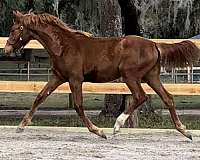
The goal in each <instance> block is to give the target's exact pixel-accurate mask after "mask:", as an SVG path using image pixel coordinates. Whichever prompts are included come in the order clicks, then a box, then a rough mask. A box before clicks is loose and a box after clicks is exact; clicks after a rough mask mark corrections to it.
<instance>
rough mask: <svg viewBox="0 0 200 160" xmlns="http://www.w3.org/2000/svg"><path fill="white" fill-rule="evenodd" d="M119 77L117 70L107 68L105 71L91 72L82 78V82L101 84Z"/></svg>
mask: <svg viewBox="0 0 200 160" xmlns="http://www.w3.org/2000/svg"><path fill="white" fill-rule="evenodd" d="M119 77H120V73H119V71H118V70H117V69H114V68H109V69H106V70H98V71H93V72H91V73H89V74H86V75H85V76H84V81H87V82H97V83H103V82H110V81H113V80H115V79H117V78H119Z"/></svg>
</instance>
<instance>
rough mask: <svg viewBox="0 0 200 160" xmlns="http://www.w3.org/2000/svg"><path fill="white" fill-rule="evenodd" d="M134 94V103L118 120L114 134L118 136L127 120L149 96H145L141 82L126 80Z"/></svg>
mask: <svg viewBox="0 0 200 160" xmlns="http://www.w3.org/2000/svg"><path fill="white" fill-rule="evenodd" d="M124 81H125V82H126V84H127V86H128V88H129V89H130V91H131V92H132V95H133V101H132V103H131V104H130V105H129V106H128V108H127V109H125V111H124V112H123V113H121V114H120V115H119V117H118V118H117V120H116V122H115V125H114V131H113V133H114V134H116V133H118V132H119V131H120V127H122V126H123V125H124V123H125V121H126V120H127V118H128V117H129V116H130V115H131V114H132V113H133V111H134V110H135V109H136V108H137V107H139V106H140V105H141V104H142V103H144V102H145V101H146V100H147V96H146V95H145V92H144V90H143V89H142V87H141V84H140V81H132V80H124Z"/></svg>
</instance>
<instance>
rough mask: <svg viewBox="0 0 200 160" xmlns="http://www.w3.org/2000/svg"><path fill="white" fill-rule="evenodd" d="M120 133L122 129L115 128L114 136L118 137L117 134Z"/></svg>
mask: <svg viewBox="0 0 200 160" xmlns="http://www.w3.org/2000/svg"><path fill="white" fill-rule="evenodd" d="M118 133H120V128H118V127H114V129H113V134H114V135H116V134H118Z"/></svg>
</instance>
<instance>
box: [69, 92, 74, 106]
mask: <svg viewBox="0 0 200 160" xmlns="http://www.w3.org/2000/svg"><path fill="white" fill-rule="evenodd" d="M69 108H74V101H73V96H72V94H71V93H69Z"/></svg>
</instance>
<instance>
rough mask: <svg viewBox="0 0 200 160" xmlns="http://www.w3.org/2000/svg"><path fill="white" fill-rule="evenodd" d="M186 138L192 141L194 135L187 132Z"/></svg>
mask: <svg viewBox="0 0 200 160" xmlns="http://www.w3.org/2000/svg"><path fill="white" fill-rule="evenodd" d="M184 136H186V137H187V138H189V139H190V140H191V141H192V135H191V133H190V132H187V133H186V134H184Z"/></svg>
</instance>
